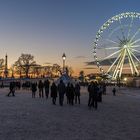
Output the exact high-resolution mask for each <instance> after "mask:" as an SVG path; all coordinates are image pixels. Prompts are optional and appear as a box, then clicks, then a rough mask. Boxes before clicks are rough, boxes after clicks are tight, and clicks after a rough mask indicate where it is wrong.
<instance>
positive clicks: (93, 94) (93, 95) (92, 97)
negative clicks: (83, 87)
mask: <svg viewBox="0 0 140 140" xmlns="http://www.w3.org/2000/svg"><path fill="white" fill-rule="evenodd" d="M88 91H89V101H88V106H89V107H90V108H91V107H94V108H95V109H97V107H98V106H97V105H98V104H97V101H98V92H99V88H98V84H97V82H95V83H94V82H91V84H90V85H89V86H88Z"/></svg>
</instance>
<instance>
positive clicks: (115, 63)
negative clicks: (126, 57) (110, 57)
mask: <svg viewBox="0 0 140 140" xmlns="http://www.w3.org/2000/svg"><path fill="white" fill-rule="evenodd" d="M120 56H121V54H119V56H118V57H117V58H116V59H115V61H114V62H113V63H112V65H111V66H110V67H109V69H108V71H107V73H109V72H110V70H111V69H112V67H113V66H114V65H115V64H116V62H117V61H118V59H119V58H120Z"/></svg>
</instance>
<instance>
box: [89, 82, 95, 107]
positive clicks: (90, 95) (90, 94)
mask: <svg viewBox="0 0 140 140" xmlns="http://www.w3.org/2000/svg"><path fill="white" fill-rule="evenodd" d="M93 84H94V83H93V81H92V82H91V83H90V84H89V85H88V93H89V99H88V107H90V108H91V106H92V96H93Z"/></svg>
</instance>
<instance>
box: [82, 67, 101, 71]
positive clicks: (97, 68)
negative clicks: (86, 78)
mask: <svg viewBox="0 0 140 140" xmlns="http://www.w3.org/2000/svg"><path fill="white" fill-rule="evenodd" d="M84 69H88V70H90V69H98V67H97V68H95V67H85V68H84Z"/></svg>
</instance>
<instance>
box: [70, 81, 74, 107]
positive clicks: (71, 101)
mask: <svg viewBox="0 0 140 140" xmlns="http://www.w3.org/2000/svg"><path fill="white" fill-rule="evenodd" d="M74 94H75V91H74V86H73V84H72V83H71V84H70V104H71V105H73V100H74Z"/></svg>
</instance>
